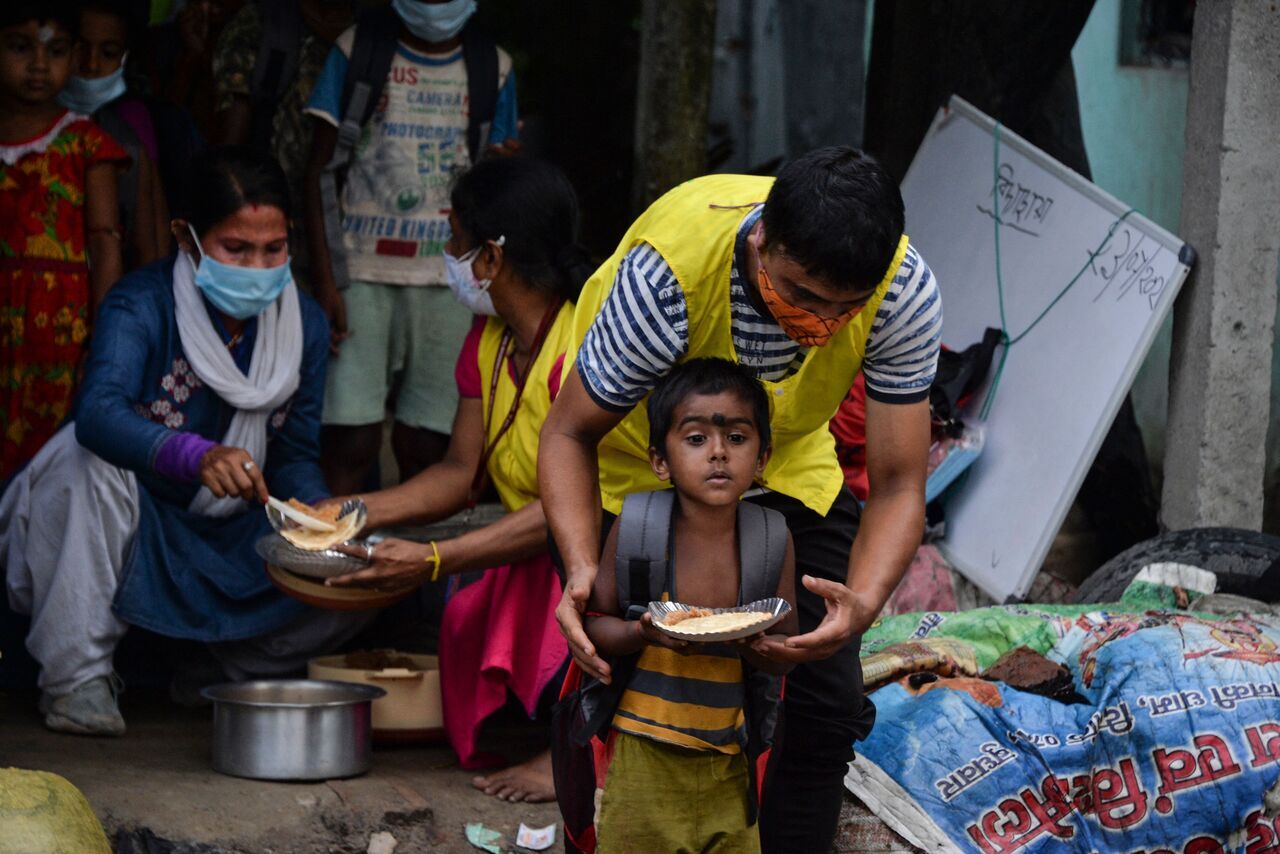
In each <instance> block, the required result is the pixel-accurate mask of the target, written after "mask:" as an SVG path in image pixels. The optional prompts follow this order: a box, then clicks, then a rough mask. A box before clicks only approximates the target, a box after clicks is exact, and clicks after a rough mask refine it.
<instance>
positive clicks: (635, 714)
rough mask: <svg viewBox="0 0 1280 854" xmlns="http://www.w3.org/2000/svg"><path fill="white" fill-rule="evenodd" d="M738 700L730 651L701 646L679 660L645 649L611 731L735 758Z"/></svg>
mask: <svg viewBox="0 0 1280 854" xmlns="http://www.w3.org/2000/svg"><path fill="white" fill-rule="evenodd" d="M744 699H745V689H744V687H743V673H742V658H741V657H740V656H739V655H738V651H737V650H736V649H733V648H732V647H727V646H721V645H712V644H707V645H705V646H703V647H702V648H701V649H700V650H699V652H698V653H695V654H690V655H681V654H680V653H678V652H675V651H673V650H670V649H667V648H665V647H660V646H649V647H645V649H644V650H643V651H642V652H641V653H640V659H639V661H637V662H636V669H635V673H634V675H633V676H632V677H631V681H630V683H628V685H627V689H626V691H625V692H623V695H622V699H621V700H620V701H619V703H618V710H617V713H616V714H615V715H614V717H613V726H614V728H615V729H618V730H621V731H622V732H626V733H630V734H632V735H639V736H643V737H645V738H651V739H654V740H656V741H664V742H667V743H669V744H675V745H679V746H681V747H689V748H692V749H695V750H716V751H719V752H721V753H738V752H739V751H741V749H742V748H741V743H742V738H743V733H744V718H743V713H742V708H743V701H744Z"/></svg>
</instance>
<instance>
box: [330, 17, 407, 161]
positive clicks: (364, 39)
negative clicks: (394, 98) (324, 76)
mask: <svg viewBox="0 0 1280 854" xmlns="http://www.w3.org/2000/svg"><path fill="white" fill-rule="evenodd" d="M400 27H401V24H400V18H399V16H397V15H396V13H395V10H394V9H392V8H391V6H380V7H377V8H374V9H371V10H369V11H368V12H366V13H365V14H364V15H361V16H360V20H359V22H358V23H357V24H356V32H355V38H354V39H353V41H352V45H351V56H350V57H349V58H348V60H347V77H346V80H344V81H343V83H342V102H341V103H342V124H343V125H346V124H347V123H348V121H350V122H352V123H353V124H354V125H355V131H356V136H355V140H352V142H351V145H352V147H355V143H356V141H358V140H359V138H360V128H362V127H364V123H365V122H367V121H369V117H370V116H372V115H373V110H374V108H375V107H376V106H377V105H378V98H379V97H380V96H381V95H382V89H383V87H384V86H386V84H387V75H388V74H390V73H391V61H392V60H393V59H395V55H396V45H397V44H399V41H400ZM339 133H340V134H341V130H339Z"/></svg>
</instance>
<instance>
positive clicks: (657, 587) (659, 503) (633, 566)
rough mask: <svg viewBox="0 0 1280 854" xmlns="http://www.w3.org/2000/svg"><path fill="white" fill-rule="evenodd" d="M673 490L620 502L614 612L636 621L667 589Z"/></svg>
mask: <svg viewBox="0 0 1280 854" xmlns="http://www.w3.org/2000/svg"><path fill="white" fill-rule="evenodd" d="M675 494H676V493H675V490H674V489H662V490H659V491H657V492H638V493H636V494H634V495H628V496H627V497H626V499H625V500H624V501H623V502H622V513H621V515H619V516H618V521H617V522H616V523H615V524H616V525H617V526H618V552H617V557H616V562H615V569H616V572H617V586H618V608H619V610H620V611H622V613H623V614H624V615H625V616H626V618H627V619H629V620H638V619H640V615H641V614H643V613H644V612H645V611H647V610H648V609H649V603H650V602H651V601H653V599H654V598H655V597H657V596H661V595H662V591H663V589H664V588H665V587H666V586H667V568H668V563H669V557H670V552H669V546H670V540H671V511H672V509H673V508H674V507H675Z"/></svg>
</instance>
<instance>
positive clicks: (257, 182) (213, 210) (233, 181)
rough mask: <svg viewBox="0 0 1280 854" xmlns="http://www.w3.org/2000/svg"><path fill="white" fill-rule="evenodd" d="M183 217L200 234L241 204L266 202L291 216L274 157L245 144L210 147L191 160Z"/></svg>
mask: <svg viewBox="0 0 1280 854" xmlns="http://www.w3.org/2000/svg"><path fill="white" fill-rule="evenodd" d="M183 202H184V210H183V213H184V215H185V219H186V220H187V222H189V223H191V225H192V226H193V227H194V228H195V230H196V233H197V234H200V235H203V234H204V233H205V232H206V231H208V230H209V229H210V228H212V227H213V226H215V225H217V224H218V223H220V222H222V221H223V220H224V219H226V218H227V217H230V216H232V215H233V214H235V212H236V211H238V210H240V208H242V207H244V206H245V205H267V206H269V207H275V208H280V210H282V211H284V216H285V219H286V220H288V219H290V217H291V211H292V208H291V207H290V204H289V182H288V181H287V180H286V179H285V177H284V170H283V169H281V168H280V164H279V163H277V162H276V160H275V158H274V157H272V156H271V155H270V154H267V153H266V152H264V151H258V150H256V149H254V148H250V147H249V146H247V145H227V146H222V147H220V148H210V149H209V150H207V151H205V152H203V153H202V154H200V155H199V156H197V157H196V158H195V159H194V160H192V162H191V168H190V173H189V179H188V181H187V185H186V188H185V193H184V199H183Z"/></svg>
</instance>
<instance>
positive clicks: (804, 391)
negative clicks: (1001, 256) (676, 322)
mask: <svg viewBox="0 0 1280 854" xmlns="http://www.w3.org/2000/svg"><path fill="white" fill-rule="evenodd" d="M772 185H773V179H772V178H760V177H755V176H750V175H708V176H706V177H704V178H695V179H694V180H692V181H687V182H685V183H684V184H681V185H680V186H678V187H676V188H675V189H674V190H671V191H670V192H668V193H667V194H666V195H664V196H663V197H662V198H660V199H658V201H656V202H654V203H653V204H652V205H651V206H650V207H649V209H648V210H647V211H645V212H644V213H643V214H641V215H640V218H639V219H637V220H636V221H635V222H634V223H633V224H632V226H631V228H630V230H628V231H627V233H626V235H624V236H623V238H622V242H621V243H620V244H619V245H618V249H617V251H616V252H614V254H613V255H612V256H611V257H610V258H609V259H608V260H607V261H605V262H604V264H603V265H602V266H601V267H600V269H598V270H596V272H595V274H594V275H592V277H591V278H590V279H589V280H588V281H587V284H586V286H585V287H584V288H583V291H582V295H581V296H580V297H579V298H578V304H577V309H576V311H575V312H574V320H573V346H572V348H571V349H572V350H573V352H574V353H575V354H576V353H577V348H578V347H579V346H581V344H582V340H583V338H584V337H585V336H586V334H587V330H588V329H589V328H590V327H591V324H592V323H593V322H594V321H595V319H596V316H597V315H599V314H600V310H601V307H602V306H603V304H604V301H605V299H606V298H607V297H608V296H609V292H610V290H612V288H613V283H614V279H615V277H616V276H617V274H618V267H619V265H620V264H621V263H622V259H623V258H624V257H625V256H626V254H627V253H628V252H630V251H631V250H632V249H634V248H635V247H636V246H637V245H639V244H640V243H648V244H649V245H651V246H653V247H654V248H655V249H657V250H658V252H659V253H661V255H662V257H663V258H664V259H665V260H666V262H667V264H668V265H669V266H670V267H671V271H672V272H673V273H674V274H675V277H676V280H677V281H678V282H679V283H680V287H681V290H683V292H684V299H685V305H686V307H687V310H688V316H689V347H688V352H687V353H686V355H685V356H684V358H683V359H682V360H681V361H684V360H687V359H694V358H702V357H713V356H714V357H719V358H722V359H732V360H734V361H737V360H738V356H737V353H736V352H735V351H734V347H733V335H732V330H731V327H730V323H731V320H732V318H731V313H730V308H729V274H730V271H731V269H732V266H733V249H734V243H735V241H736V239H737V235H738V227H739V226H740V225H741V224H742V220H743V217H744V216H745V215H746V210H745V206H750V205H751V204H752V203H758V202H763V201H764V200H765V197H766V196H768V194H769V188H770V187H771V186H772ZM906 250H907V238H906V235H903V237H902V239H901V240H900V241H899V244H898V249H897V252H896V253H895V255H894V259H893V262H892V264H890V266H889V269H890V270H892V271H894V272H895V273H896V271H897V270H898V267H899V266H900V265H901V264H902V259H903V256H904V255H905V254H906ZM892 280H893V276H891V275H890V276H885V278H884V280H883V281H882V282H881V283H880V285H879V287H877V288H876V290H875V294H874V295H873V296H872V297H871V300H870V301H869V302H868V303H867V304H866V307H865V308H863V310H862V311H861V312H859V313H858V315H857V316H856V317H854V319H853V320H852V321H850V322H849V323H848V324H847V325H845V327H844V328H843V329H841V330H840V331H839V332H838V333H836V335H835V336H834V337H833V338H832V339H831V341H830V342H828V343H827V344H826V345H825V346H823V347H813V348H810V350H809V352H808V353H807V354H806V356H805V359H804V362H803V363H802V364H801V366H800V369H799V370H798V371H796V372H795V373H794V374H791V375H790V376H788V377H786V378H784V379H782V380H780V381H778V382H763V385H764V387H765V389H766V391H767V392H768V393H769V400H770V402H771V403H772V407H773V417H772V427H773V456H772V457H771V458H770V460H769V465H768V467H767V468H766V469H765V473H764V484H765V485H766V486H767V487H768V488H769V489H772V490H774V491H777V492H781V493H783V494H785V495H790V496H791V497H793V498H796V499H798V500H799V501H802V502H804V504H805V505H806V506H807V507H809V508H810V509H812V510H814V511H816V512H817V513H820V514H823V515H826V512H827V511H828V510H829V509H830V508H831V504H832V502H834V501H835V498H836V495H837V494H838V493H839V491H840V487H841V484H843V482H844V480H843V477H842V475H841V472H840V465H839V463H838V462H837V460H836V453H835V440H834V439H833V438H832V436H831V432H830V430H829V429H828V428H827V422H828V421H830V420H831V416H832V415H834V414H835V411H836V408H837V407H838V406H839V405H840V402H841V401H842V400H844V398H845V396H846V395H847V394H848V393H849V389H850V388H851V387H852V386H853V381H854V379H855V378H856V377H857V374H858V371H859V370H860V369H861V367H862V357H863V353H864V352H865V351H866V346H867V336H868V334H870V332H871V324H872V321H873V320H874V319H875V316H876V309H877V308H878V307H879V305H880V302H881V300H883V299H884V295H885V293H886V291H888V289H889V284H890V283H891V282H892ZM575 358H576V355H575ZM568 361H569V360H568V359H566V362H568ZM567 370H568V366H567V364H566V371H567ZM566 376H567V373H566ZM648 449H649V418H648V416H647V414H646V413H645V403H644V401H641V402H640V403H639V404H638V405H637V406H636V407H635V408H634V409H633V410H632V411H631V412H630V413H628V415H627V416H626V417H625V418H624V419H623V420H622V422H621V423H619V424H618V426H617V427H615V428H614V429H613V430H612V431H610V432H609V434H608V435H607V436H605V438H604V440H603V441H601V443H600V450H599V458H600V492H601V497H602V499H603V501H604V506H605V509H606V510H608V511H610V512H611V513H618V512H620V511H621V510H622V499H623V498H624V497H625V496H627V495H630V494H631V493H633V492H643V491H645V490H653V489H660V488H662V487H663V486H665V485H666V484H663V483H662V482H661V481H659V480H658V479H657V477H655V476H654V474H653V470H652V468H651V467H650V465H649V453H648Z"/></svg>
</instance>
